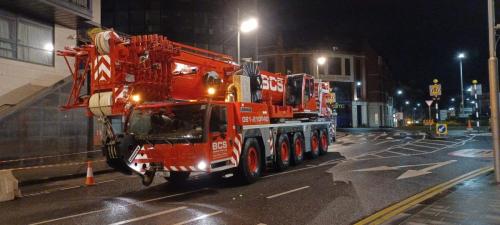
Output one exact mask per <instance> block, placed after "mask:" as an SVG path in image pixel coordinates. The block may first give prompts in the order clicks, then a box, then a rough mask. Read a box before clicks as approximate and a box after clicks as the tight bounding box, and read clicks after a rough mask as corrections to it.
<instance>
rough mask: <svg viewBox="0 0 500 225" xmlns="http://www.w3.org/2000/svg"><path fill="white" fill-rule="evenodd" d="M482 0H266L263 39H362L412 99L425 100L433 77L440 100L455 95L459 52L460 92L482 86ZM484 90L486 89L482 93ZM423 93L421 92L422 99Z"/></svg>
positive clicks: (261, 5)
mask: <svg viewBox="0 0 500 225" xmlns="http://www.w3.org/2000/svg"><path fill="white" fill-rule="evenodd" d="M486 4H487V2H486V1H485V0H418V1H403V0H329V1H322V0H308V1H304V0H269V1H259V9H260V10H259V11H260V14H261V15H259V17H260V24H261V27H262V30H261V31H260V32H262V36H263V37H262V38H263V39H266V37H269V36H272V35H270V34H274V33H281V34H282V35H283V37H284V38H283V39H284V41H285V44H288V45H291V46H293V45H302V44H304V43H308V44H311V45H314V43H318V42H322V41H325V40H332V39H335V38H336V37H349V38H353V39H361V40H367V41H368V42H369V43H370V45H371V46H372V47H373V48H375V49H376V51H377V52H379V54H380V55H382V56H383V57H384V58H385V59H386V60H387V62H388V64H389V65H390V67H391V69H392V72H393V77H394V79H396V80H397V81H398V82H400V85H402V86H406V87H407V88H410V87H411V88H412V89H414V90H415V92H414V93H407V95H408V96H406V97H408V98H409V99H412V100H420V101H422V102H423V100H424V98H426V96H427V94H428V85H429V84H430V83H431V82H432V79H433V78H437V79H439V80H440V82H442V84H443V92H444V93H443V94H444V98H445V99H446V98H449V95H456V96H458V94H459V90H460V76H459V62H458V60H457V58H456V56H457V54H458V52H459V51H464V52H465V53H466V55H467V58H466V59H465V60H464V86H465V88H466V87H467V86H469V84H470V83H471V81H472V79H477V80H479V82H480V83H482V82H485V81H487V78H488V70H487V59H488V39H487V7H486ZM486 86H487V85H483V89H484V88H485V87H486ZM419 92H420V93H419Z"/></svg>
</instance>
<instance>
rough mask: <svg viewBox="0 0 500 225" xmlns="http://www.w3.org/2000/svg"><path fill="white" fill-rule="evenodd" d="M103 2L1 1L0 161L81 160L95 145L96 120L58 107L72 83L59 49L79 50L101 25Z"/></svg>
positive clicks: (79, 112)
mask: <svg viewBox="0 0 500 225" xmlns="http://www.w3.org/2000/svg"><path fill="white" fill-rule="evenodd" d="M100 4H101V2H100V0H17V1H9V0H0V68H1V69H0V159H13V158H15V159H24V158H30V157H45V156H54V155H58V156H59V155H72V156H77V155H79V154H80V153H85V152H87V150H89V148H90V147H93V146H91V145H89V141H91V140H92V139H89V137H91V136H92V135H89V134H91V131H92V129H91V127H92V126H93V121H92V120H89V119H88V118H87V117H86V116H85V112H84V110H72V111H62V110H61V108H60V107H61V106H62V105H64V104H65V103H66V100H67V98H68V95H69V93H70V90H71V84H72V82H71V78H70V71H69V70H68V67H67V64H66V62H65V60H64V58H63V57H59V56H57V55H56V51H57V50H62V49H64V48H65V47H66V46H76V45H77V44H78V42H79V39H80V38H79V36H80V34H81V33H82V32H79V30H82V29H83V30H85V28H87V27H92V26H98V25H99V24H100V18H101V16H100V15H101V9H100ZM68 63H69V64H70V65H72V64H73V62H72V60H71V59H69V61H68ZM44 159H47V160H50V159H55V158H51V157H47V158H44ZM42 161H43V160H42ZM17 162H22V163H26V164H29V162H24V161H22V160H18V161H17ZM3 166H9V165H3Z"/></svg>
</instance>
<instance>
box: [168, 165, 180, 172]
mask: <svg viewBox="0 0 500 225" xmlns="http://www.w3.org/2000/svg"><path fill="white" fill-rule="evenodd" d="M170 170H172V171H179V170H178V169H177V168H176V167H175V166H171V167H170Z"/></svg>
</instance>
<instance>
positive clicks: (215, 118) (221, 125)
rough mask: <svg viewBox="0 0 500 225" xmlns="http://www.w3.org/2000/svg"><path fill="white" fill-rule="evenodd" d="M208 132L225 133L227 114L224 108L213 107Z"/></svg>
mask: <svg viewBox="0 0 500 225" xmlns="http://www.w3.org/2000/svg"><path fill="white" fill-rule="evenodd" d="M210 132H221V133H225V132H227V113H226V107H225V106H218V105H215V106H213V108H212V115H211V116H210Z"/></svg>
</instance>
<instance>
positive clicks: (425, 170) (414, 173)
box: [396, 160, 457, 180]
mask: <svg viewBox="0 0 500 225" xmlns="http://www.w3.org/2000/svg"><path fill="white" fill-rule="evenodd" d="M456 161H457V160H448V161H444V162H440V163H436V165H432V166H429V167H425V168H423V169H419V170H407V171H406V172H404V173H403V174H401V175H399V177H398V178H396V180H402V179H407V178H412V177H418V176H422V175H426V174H430V173H432V172H431V170H434V169H437V168H439V167H442V166H446V165H448V164H451V163H454V162H456Z"/></svg>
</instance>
